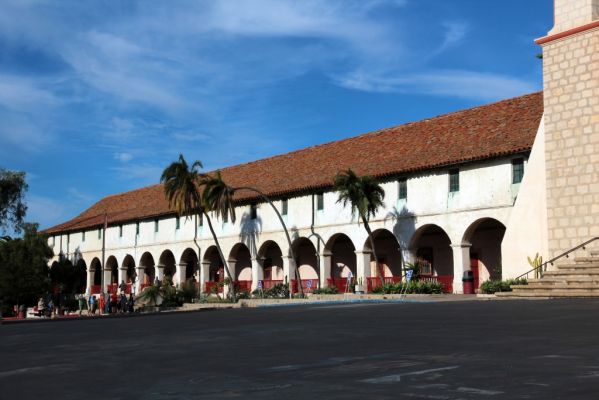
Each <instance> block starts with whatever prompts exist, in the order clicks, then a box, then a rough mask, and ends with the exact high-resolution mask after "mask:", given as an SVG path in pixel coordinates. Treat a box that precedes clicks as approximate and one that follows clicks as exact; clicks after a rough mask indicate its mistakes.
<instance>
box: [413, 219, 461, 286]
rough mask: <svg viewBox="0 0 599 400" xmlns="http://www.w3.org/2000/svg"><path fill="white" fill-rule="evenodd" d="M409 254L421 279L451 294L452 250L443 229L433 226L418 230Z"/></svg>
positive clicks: (425, 226)
mask: <svg viewBox="0 0 599 400" xmlns="http://www.w3.org/2000/svg"><path fill="white" fill-rule="evenodd" d="M410 253H411V255H412V261H413V262H414V263H415V264H418V267H419V274H420V278H421V279H425V280H434V281H437V282H440V283H441V284H442V285H443V291H444V292H445V293H453V275H454V273H453V249H452V248H451V240H450V239H449V236H448V235H447V233H446V232H445V231H444V230H443V228H441V227H440V226H438V225H434V224H429V225H424V226H422V227H420V228H418V229H417V230H416V232H415V233H414V236H413V237H412V241H411V244H410Z"/></svg>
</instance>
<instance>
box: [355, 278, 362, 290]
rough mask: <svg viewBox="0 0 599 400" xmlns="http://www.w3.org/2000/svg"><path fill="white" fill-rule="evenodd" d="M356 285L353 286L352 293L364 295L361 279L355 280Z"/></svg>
mask: <svg viewBox="0 0 599 400" xmlns="http://www.w3.org/2000/svg"><path fill="white" fill-rule="evenodd" d="M355 282H356V285H355V286H354V292H355V293H358V294H364V285H363V281H362V278H358V279H356V281H355Z"/></svg>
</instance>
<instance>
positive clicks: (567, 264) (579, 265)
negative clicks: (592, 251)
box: [549, 262, 599, 269]
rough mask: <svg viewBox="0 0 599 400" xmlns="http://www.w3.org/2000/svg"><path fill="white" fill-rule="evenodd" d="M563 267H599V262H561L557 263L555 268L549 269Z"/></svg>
mask: <svg viewBox="0 0 599 400" xmlns="http://www.w3.org/2000/svg"><path fill="white" fill-rule="evenodd" d="M563 268H599V263H597V262H579V263H576V262H575V263H560V264H556V265H555V266H554V267H553V268H549V269H563Z"/></svg>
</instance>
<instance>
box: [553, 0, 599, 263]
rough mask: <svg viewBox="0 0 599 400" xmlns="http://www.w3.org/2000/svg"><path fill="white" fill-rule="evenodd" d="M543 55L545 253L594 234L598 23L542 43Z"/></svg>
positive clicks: (598, 183)
mask: <svg viewBox="0 0 599 400" xmlns="http://www.w3.org/2000/svg"><path fill="white" fill-rule="evenodd" d="M590 2H591V0H586V1H579V0H572V1H571V2H570V1H568V2H563V1H559V0H558V1H557V2H556V7H557V5H558V4H562V5H564V4H566V3H569V4H571V5H575V4H582V3H588V4H591V3H590ZM597 4H599V1H597V0H594V1H593V6H594V5H597ZM564 7H565V6H564ZM557 12H558V10H556V13H557ZM560 12H561V11H560ZM589 15H590V14H589V13H588V9H587V17H588V16H589ZM556 18H557V16H556ZM586 22H587V23H588V22H589V21H586ZM569 28H572V27H571V26H570V27H569ZM543 57H544V59H543V75H544V106H545V135H546V140H545V145H546V153H545V155H546V173H547V218H548V239H549V255H550V256H551V255H556V254H558V253H561V252H562V251H565V250H568V249H570V248H572V247H574V246H576V245H578V244H580V243H581V242H584V241H585V240H587V239H589V238H590V237H592V236H599V27H597V28H593V29H590V30H586V31H583V32H580V33H577V34H573V35H570V36H566V37H564V38H561V39H557V40H553V41H549V42H547V43H545V44H544V45H543Z"/></svg>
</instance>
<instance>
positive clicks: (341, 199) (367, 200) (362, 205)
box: [334, 168, 385, 278]
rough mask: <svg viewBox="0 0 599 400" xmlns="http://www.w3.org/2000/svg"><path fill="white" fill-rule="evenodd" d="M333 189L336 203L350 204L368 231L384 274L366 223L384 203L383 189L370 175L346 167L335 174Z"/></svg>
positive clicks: (374, 254) (381, 270) (382, 272)
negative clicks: (336, 195) (358, 173)
mask: <svg viewBox="0 0 599 400" xmlns="http://www.w3.org/2000/svg"><path fill="white" fill-rule="evenodd" d="M334 190H335V191H337V192H339V196H338V199H337V203H342V204H343V206H344V207H346V206H347V205H348V204H349V205H350V206H351V210H352V214H354V215H355V214H356V213H357V214H358V216H359V217H360V219H361V220H362V223H363V224H364V229H366V232H367V233H368V239H369V240H370V247H371V248H372V255H373V257H374V260H375V262H376V265H377V267H378V268H379V271H380V274H381V278H382V277H384V276H385V273H384V271H383V268H382V266H381V265H379V262H378V260H379V259H378V257H377V255H376V249H375V246H374V238H373V237H372V230H371V229H370V225H369V224H368V220H369V219H370V217H371V216H372V217H373V216H375V215H376V213H377V211H378V210H379V208H380V207H382V206H383V205H384V203H383V200H384V198H385V191H384V190H383V188H382V187H381V185H379V184H378V183H377V182H376V181H375V180H374V178H372V177H371V176H362V177H360V176H358V175H356V173H355V172H354V171H352V170H351V168H350V169H348V170H347V171H343V172H340V173H338V174H337V176H336V177H335V183H334Z"/></svg>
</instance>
